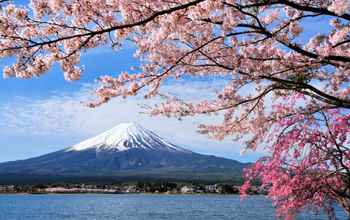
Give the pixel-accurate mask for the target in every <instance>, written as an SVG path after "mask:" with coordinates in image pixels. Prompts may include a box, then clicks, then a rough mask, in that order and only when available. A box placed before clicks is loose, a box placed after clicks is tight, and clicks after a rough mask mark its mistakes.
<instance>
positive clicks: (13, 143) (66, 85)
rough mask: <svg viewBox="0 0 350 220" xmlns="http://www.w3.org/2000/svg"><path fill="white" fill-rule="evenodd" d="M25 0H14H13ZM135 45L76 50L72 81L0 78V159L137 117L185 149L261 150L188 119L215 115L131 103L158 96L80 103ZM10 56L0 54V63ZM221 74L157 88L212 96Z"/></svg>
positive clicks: (231, 154)
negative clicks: (180, 114)
mask: <svg viewBox="0 0 350 220" xmlns="http://www.w3.org/2000/svg"><path fill="white" fill-rule="evenodd" d="M21 2H28V1H16V3H21ZM317 23H318V24H317V25H316V24H315V23H305V31H306V32H305V36H310V34H314V33H315V32H319V31H321V32H329V26H328V24H327V23H325V21H324V20H318V21H317ZM135 50H136V48H133V47H130V46H129V47H126V48H124V49H122V50H120V51H118V52H116V51H112V50H111V49H110V48H108V47H103V48H96V49H93V50H90V51H88V52H87V53H84V54H83V55H82V59H81V65H85V67H86V71H85V72H84V73H83V76H82V78H81V80H80V81H78V82H68V81H66V80H65V79H64V77H63V74H62V72H61V71H60V68H59V66H58V65H57V64H56V65H55V68H54V69H53V70H52V71H51V72H49V73H47V74H45V75H43V76H41V77H40V78H32V79H28V80H19V79H3V78H0V119H1V120H0V162H4V161H11V160H19V159H26V158H30V157H35V156H39V155H42V154H45V153H50V152H53V151H56V150H60V149H63V148H66V147H70V146H72V145H74V144H76V143H78V142H80V141H83V140H85V139H87V138H89V137H92V136H94V135H97V134H99V133H101V132H103V131H105V130H107V129H110V128H112V127H114V126H117V125H118V124H120V123H125V122H131V121H134V122H138V123H139V124H141V125H143V126H144V127H146V128H148V129H150V130H153V131H155V132H156V133H157V134H159V135H160V136H161V137H163V138H165V139H167V140H169V141H171V142H173V143H175V144H177V145H179V146H182V147H185V148H187V149H189V150H192V151H195V152H198V153H204V154H212V155H216V156H222V157H226V158H232V159H236V160H238V161H242V162H254V161H256V160H257V159H258V158H259V157H260V156H262V154H257V153H251V152H247V153H246V154H244V155H242V156H241V155H240V154H239V151H240V150H241V149H242V146H241V145H240V144H239V143H234V142H232V141H231V140H230V139H229V138H227V139H226V140H224V141H210V140H208V139H207V138H206V136H203V135H199V134H197V133H196V130H197V128H196V126H195V125H194V123H196V122H201V123H219V122H221V118H220V117H202V116H197V117H190V118H185V119H184V120H183V121H178V120H176V119H168V118H164V117H156V118H151V117H149V116H148V115H146V114H140V113H139V112H141V111H143V110H142V109H140V108H139V107H138V105H137V104H141V103H146V104H150V105H152V104H154V103H157V102H159V101H160V100H159V99H152V100H144V99H142V98H141V97H140V96H138V97H131V98H128V99H115V100H113V101H111V102H110V103H108V104H105V105H103V106H102V107H99V108H96V109H89V108H87V107H84V106H82V105H81V104H80V102H81V101H86V100H88V99H89V90H90V89H91V88H93V86H94V85H95V84H94V79H95V78H96V77H97V76H100V75H105V74H109V75H118V73H120V72H121V71H125V70H130V68H131V66H137V65H138V64H139V61H138V59H137V58H134V57H133V53H134V52H135ZM6 64H11V60H0V69H3V67H4V66H5V65H6ZM225 83H226V81H224V80H202V81H193V80H181V81H171V82H170V83H168V84H167V85H165V86H164V88H163V90H162V91H163V92H164V93H166V92H167V91H171V92H172V93H174V94H177V95H180V96H181V97H183V98H186V99H194V100H199V99H201V98H207V97H214V95H215V94H214V92H213V90H214V89H218V88H220V87H222V86H223V85H224V84H225Z"/></svg>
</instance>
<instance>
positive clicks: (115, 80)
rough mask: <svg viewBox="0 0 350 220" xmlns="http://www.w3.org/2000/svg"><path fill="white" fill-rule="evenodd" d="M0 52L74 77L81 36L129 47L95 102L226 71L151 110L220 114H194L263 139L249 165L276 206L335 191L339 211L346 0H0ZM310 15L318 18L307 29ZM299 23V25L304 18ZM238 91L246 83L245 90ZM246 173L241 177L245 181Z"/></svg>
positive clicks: (150, 93) (41, 70) (20, 74)
mask: <svg viewBox="0 0 350 220" xmlns="http://www.w3.org/2000/svg"><path fill="white" fill-rule="evenodd" d="M0 3H1V6H0V58H1V59H3V58H8V57H13V56H15V57H16V60H15V61H13V63H12V65H9V66H6V67H5V68H4V70H3V74H4V77H17V78H20V79H26V78H31V77H33V76H34V77H40V76H41V75H42V74H45V73H46V72H48V71H50V70H51V68H52V66H53V64H55V63H59V65H60V66H61V69H62V72H63V73H64V76H65V78H66V79H67V80H69V81H75V80H79V79H80V77H81V75H82V74H83V71H84V67H83V66H80V63H79V62H80V57H81V56H82V55H83V53H84V52H85V51H87V50H89V49H91V48H96V47H100V46H103V45H109V46H110V47H111V48H112V49H115V50H118V49H120V48H122V47H123V43H124V42H125V40H128V41H131V42H132V43H133V44H134V45H136V47H137V48H138V49H137V51H136V52H135V56H137V57H139V58H140V59H141V60H142V63H141V64H140V66H139V68H136V70H134V71H131V72H122V73H120V74H119V75H116V76H109V75H106V76H101V77H100V79H99V80H98V81H99V83H100V87H99V88H97V89H95V90H94V94H95V96H96V97H97V99H98V101H96V102H93V103H89V104H88V106H90V107H97V106H99V105H101V104H103V103H106V102H108V101H109V100H110V99H112V98H116V97H123V98H126V97H128V96H134V95H137V94H138V93H139V92H140V91H144V92H146V95H145V98H150V97H154V96H157V95H158V94H159V89H160V88H161V86H162V83H164V82H165V81H167V80H168V81H169V80H173V79H179V78H185V79H190V80H192V78H194V79H196V78H208V79H210V80H215V79H217V78H225V79H227V80H228V82H227V84H226V85H225V86H223V88H222V89H221V90H220V91H218V92H217V93H218V96H217V99H215V100H209V99H205V100H201V101H198V102H189V101H184V100H182V99H181V97H175V96H173V97H167V98H166V99H165V100H164V102H162V103H159V105H155V106H153V107H151V109H150V110H149V112H150V115H152V116H156V115H164V116H167V117H176V118H178V119H181V118H183V117H186V116H192V115H195V114H203V115H212V114H222V115H223V116H224V119H223V122H222V123H221V124H201V125H199V128H200V132H201V133H202V134H206V135H208V136H209V138H212V139H218V140H222V139H223V138H225V137H233V141H237V140H245V141H244V145H245V147H244V149H243V151H242V152H244V151H245V150H253V151H254V150H256V149H257V147H258V146H265V149H266V150H267V151H268V152H269V157H266V158H262V159H261V160H260V161H259V162H258V163H256V164H255V165H253V166H252V167H251V168H250V169H248V170H247V173H246V175H247V178H254V177H259V178H261V180H262V181H263V186H265V187H270V193H269V197H271V198H273V199H275V200H276V203H275V204H276V205H277V207H278V215H279V216H282V215H286V217H287V218H290V217H293V214H294V213H296V212H297V211H298V210H303V209H309V210H310V211H312V210H314V209H315V208H316V209H322V210H323V211H324V212H326V213H328V214H329V216H330V217H331V218H335V216H334V213H333V212H332V204H333V203H334V202H337V204H340V205H342V206H343V207H344V210H345V211H346V212H347V213H348V214H349V207H350V205H349V200H350V192H349V188H350V185H349V183H350V175H349V166H350V165H349V159H350V158H349V147H348V146H349V145H348V138H347V135H348V133H349V126H348V123H349V120H348V118H349V115H348V109H349V108H350V100H349V96H350V87H349V82H348V80H349V79H348V78H349V77H348V74H349V73H350V68H349V67H350V36H349V32H350V24H349V21H350V14H349V8H350V2H349V1H347V0H174V1H168V0H32V1H31V2H30V4H29V7H20V6H15V5H14V4H12V3H11V2H10V1H6V0H2V1H0ZM313 22H317V24H319V25H320V30H319V31H317V32H315V33H314V32H313V31H310V30H306V29H307V28H306V27H310V24H312V23H313ZM308 25H309V26H308ZM247 91H248V92H247ZM248 186H249V181H248V182H246V184H245V185H244V186H243V188H242V189H243V191H244V189H246V188H247V187H248Z"/></svg>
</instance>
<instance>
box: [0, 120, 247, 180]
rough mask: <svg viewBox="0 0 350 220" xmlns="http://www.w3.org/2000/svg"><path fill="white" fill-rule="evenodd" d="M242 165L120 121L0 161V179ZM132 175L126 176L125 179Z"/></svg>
mask: <svg viewBox="0 0 350 220" xmlns="http://www.w3.org/2000/svg"><path fill="white" fill-rule="evenodd" d="M246 166H247V164H243V163H239V162H237V161H234V160H229V159H224V158H219V157H215V156H208V155H202V154H197V153H194V152H191V151H189V150H186V149H184V148H181V147H178V146H176V145H173V144H171V143H169V142H167V141H165V140H163V139H162V138H160V137H159V136H157V135H156V134H154V133H153V132H151V131H149V130H147V129H145V128H143V127H142V126H140V125H138V124H135V123H130V124H121V125H119V126H117V127H115V128H112V129H110V130H108V131H106V132H104V133H102V134H100V135H98V136H96V137H93V138H90V139H88V140H86V141H83V142H81V143H78V144H76V145H74V146H72V147H69V148H66V149H63V150H60V151H56V152H53V153H50V154H46V155H43V156H39V157H35V158H31V159H27V160H20V161H13V162H6V163H1V164H0V183H1V182H4V181H5V182H6V181H7V180H8V179H9V178H10V179H11V178H12V179H16V180H19V179H21V178H22V179H23V178H27V179H30V178H32V179H33V178H34V179H35V178H36V177H38V176H41V178H45V176H46V177H47V178H49V179H57V178H58V179H60V177H62V178H63V177H82V178H83V177H89V178H94V177H98V176H99V177H102V176H103V177H109V178H110V179H113V178H116V177H118V178H121V179H123V178H124V179H125V180H126V179H137V178H138V177H140V176H146V177H147V178H150V179H152V178H153V176H154V178H162V177H164V178H167V177H168V178H170V177H172V178H175V179H186V178H187V179H188V178H192V179H193V178H194V179H196V178H198V177H201V178H204V179H205V178H207V177H209V176H210V177H215V176H216V177H215V178H218V179H227V178H228V179H232V178H239V177H240V175H241V174H242V169H243V168H244V167H246ZM131 177H132V178H131Z"/></svg>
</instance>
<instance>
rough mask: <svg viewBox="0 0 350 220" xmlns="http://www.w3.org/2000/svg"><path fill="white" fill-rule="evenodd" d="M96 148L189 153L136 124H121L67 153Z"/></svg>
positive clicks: (73, 147) (98, 149)
mask: <svg viewBox="0 0 350 220" xmlns="http://www.w3.org/2000/svg"><path fill="white" fill-rule="evenodd" d="M94 148H95V149H96V151H104V150H107V151H110V150H112V151H124V150H130V149H133V148H143V149H157V150H163V151H164V150H166V151H182V152H185V151H187V150H185V149H183V148H180V147H177V146H175V145H173V144H171V143H169V142H167V141H165V140H163V139H162V138H160V137H159V136H157V135H156V134H155V133H153V132H152V131H150V130H148V129H145V128H143V127H142V126H141V125H139V124H137V123H134V122H132V123H123V124H120V125H118V126H116V127H114V128H111V129H109V130H107V131H105V132H103V133H102V134H99V135H97V136H95V137H93V138H90V139H87V140H85V141H83V142H80V143H78V144H76V145H74V146H72V147H70V148H67V149H66V151H82V150H88V149H94Z"/></svg>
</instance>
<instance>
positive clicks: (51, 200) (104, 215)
mask: <svg viewBox="0 0 350 220" xmlns="http://www.w3.org/2000/svg"><path fill="white" fill-rule="evenodd" d="M337 213H339V215H338V218H339V219H347V218H348V217H347V215H346V214H345V212H344V211H343V210H342V208H340V207H339V209H337ZM0 219H1V220H10V219H25V220H31V219H47V220H54V219H74V220H75V219H84V220H85V219H98V220H100V219H131V220H132V219H230V220H231V219H239V220H241V219H243V220H244V219H247V220H252V219H253V220H255V219H269V220H270V219H278V218H276V215H275V209H274V207H273V206H272V205H271V201H266V200H264V196H248V198H246V199H244V200H243V201H242V202H240V197H239V196H237V195H158V194H153V195H148V194H144V195H142V194H40V195H32V194H29V195H0ZM297 219H300V220H301V219H302V220H304V219H310V220H311V219H312V220H314V219H327V217H326V216H320V215H318V216H315V215H307V214H305V213H301V214H300V215H299V216H298V218H297Z"/></svg>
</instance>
